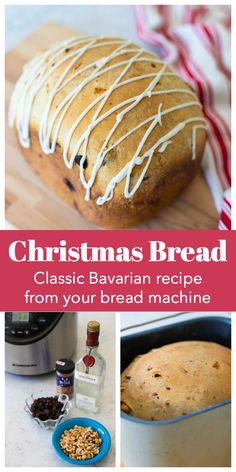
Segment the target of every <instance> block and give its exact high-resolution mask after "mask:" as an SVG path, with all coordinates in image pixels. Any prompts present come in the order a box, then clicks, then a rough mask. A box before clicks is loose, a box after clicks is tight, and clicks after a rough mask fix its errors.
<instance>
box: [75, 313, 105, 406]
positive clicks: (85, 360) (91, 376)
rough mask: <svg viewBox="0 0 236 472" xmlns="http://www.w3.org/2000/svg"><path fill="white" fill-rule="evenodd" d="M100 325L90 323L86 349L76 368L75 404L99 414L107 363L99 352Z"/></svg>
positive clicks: (94, 322) (95, 322) (96, 322)
mask: <svg viewBox="0 0 236 472" xmlns="http://www.w3.org/2000/svg"><path fill="white" fill-rule="evenodd" d="M99 332H100V324H99V323H98V321H89V323H88V325H87V340H86V349H85V352H84V354H83V356H82V357H81V358H80V359H79V361H78V362H77V363H76V366H75V403H76V406H77V408H80V409H82V410H85V411H93V412H97V411H98V410H99V409H100V406H101V393H102V389H103V385H104V380H105V371H106V361H105V359H104V358H103V357H102V356H101V354H99V352H98V345H99V341H98V339H99Z"/></svg>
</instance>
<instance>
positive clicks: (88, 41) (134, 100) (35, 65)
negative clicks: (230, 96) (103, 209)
mask: <svg viewBox="0 0 236 472" xmlns="http://www.w3.org/2000/svg"><path fill="white" fill-rule="evenodd" d="M105 46H114V50H113V52H112V53H111V54H110V55H109V56H105V55H104V56H102V57H101V58H99V59H98V60H97V61H93V62H91V63H90V64H88V65H86V66H84V67H81V68H78V70H76V72H73V73H71V72H72V70H73V67H74V66H75V65H76V63H77V62H78V60H79V59H80V58H81V57H82V56H83V55H84V54H85V53H86V52H87V51H89V50H91V49H94V48H99V51H101V49H100V48H103V47H105ZM71 48H72V49H71ZM65 51H66V54H63V53H64V52H65ZM145 53H147V51H145V50H143V49H140V48H137V47H134V45H132V44H131V43H130V42H129V41H124V40H119V39H107V40H106V39H105V38H104V37H100V38H93V37H86V36H83V37H81V36H80V37H74V38H70V39H68V40H65V41H63V42H60V43H57V44H54V45H52V46H51V47H50V48H49V49H48V50H47V51H45V52H44V53H43V54H41V55H40V56H37V57H36V58H35V59H33V60H32V61H31V62H30V63H28V64H27V65H26V66H25V67H24V70H23V74H22V76H21V77H20V79H19V80H18V82H17V84H16V86H15V89H14V92H13V94H12V97H11V103H10V108H9V124H10V126H13V125H14V122H15V123H16V128H17V131H18V136H19V141H20V143H21V145H22V146H23V147H25V148H29V147H30V120H31V113H32V107H33V103H34V100H35V98H36V96H37V94H38V92H39V91H40V90H41V89H42V87H43V86H44V84H45V83H46V82H47V80H48V79H49V77H50V75H52V74H53V73H54V72H55V70H56V69H58V68H59V67H60V66H62V65H63V64H64V63H66V66H65V68H64V70H63V72H62V74H60V77H59V78H58V79H57V81H56V83H55V84H54V86H53V88H52V90H51V91H50V93H49V96H48V98H47V103H46V106H45V108H44V111H43V114H42V117H41V120H40V126H39V141H40V145H41V148H42V150H43V152H44V153H45V154H51V153H54V152H55V149H56V145H57V140H58V135H59V132H60V128H61V126H62V124H63V120H64V118H65V116H66V113H67V112H68V110H69V108H70V106H71V104H72V103H73V101H74V100H75V99H76V97H78V95H79V94H80V93H81V92H82V90H83V89H84V87H86V85H87V84H89V83H90V82H91V81H93V80H94V79H98V78H99V77H101V76H103V75H104V74H106V73H108V72H109V71H116V69H119V72H118V75H117V76H116V78H115V80H114V82H113V83H112V84H111V85H110V87H109V88H108V89H107V90H106V91H105V92H103V93H101V94H100V95H99V96H98V97H97V98H95V99H94V100H93V101H92V102H91V103H90V104H89V105H88V106H87V107H86V108H85V109H84V110H83V112H82V113H80V115H78V117H77V118H76V119H75V121H74V123H73V125H72V126H71V128H70V129H69V130H68V133H67V137H66V141H65V145H64V151H63V159H64V162H65V165H66V166H67V167H68V168H69V169H71V168H72V167H73V165H74V161H75V158H76V156H77V155H78V153H79V154H80V155H82V157H81V159H80V180H81V182H82V185H83V186H84V188H85V199H86V200H89V199H90V198H91V189H92V187H93V185H94V182H95V180H96V177H97V174H98V172H99V169H100V168H101V166H102V165H103V163H104V159H105V157H106V155H107V154H109V152H111V150H112V149H114V148H115V147H116V146H118V145H119V144H120V143H121V142H123V141H124V140H125V139H127V138H128V137H130V136H131V135H132V134H133V133H135V132H136V131H138V130H139V129H141V128H144V134H143V136H142V139H141V140H140V142H139V143H138V144H137V149H136V151H135V153H134V155H133V157H132V158H131V159H130V161H129V162H127V163H126V165H125V166H124V167H123V168H122V169H121V170H120V171H119V172H118V173H117V174H116V175H115V176H113V177H112V178H111V180H110V182H109V183H108V185H107V187H106V189H105V192H104V194H103V195H102V196H100V197H98V198H97V200H96V203H97V204H98V205H103V204H104V203H106V202H107V201H109V200H111V199H112V197H113V195H114V190H115V187H116V185H117V184H118V183H119V182H121V181H122V180H124V179H125V186H124V196H125V197H126V198H130V197H132V196H133V195H134V194H135V192H136V191H137V190H138V188H139V186H140V185H141V183H142V181H143V179H144V176H145V174H146V172H147V170H148V168H149V165H150V163H151V160H152V158H153V154H154V152H155V151H157V152H159V153H164V152H165V150H166V148H167V147H168V146H169V145H171V144H172V143H173V138H174V137H175V136H176V135H177V134H178V133H180V132H181V131H182V130H183V129H184V128H185V127H186V126H187V125H191V126H192V159H195V158H196V139H197V137H196V135H197V130H198V129H206V121H205V120H204V119H203V118H200V117H197V116H196V117H192V118H189V119H187V120H185V121H181V122H180V123H178V124H177V125H175V126H174V128H173V129H172V130H170V131H168V132H167V133H166V134H163V135H162V136H161V137H160V138H159V139H158V140H157V142H156V143H155V144H154V145H153V146H152V147H151V148H150V149H148V150H147V151H146V152H142V150H143V148H144V146H145V144H146V142H147V140H148V138H149V136H150V134H151V133H152V132H153V130H154V129H155V127H156V126H159V127H160V128H162V127H163V117H164V116H166V115H168V114H170V113H174V112H175V111H177V110H180V109H185V108H188V107H194V106H195V107H196V106H198V107H199V106H200V104H199V102H198V101H197V100H196V99H195V100H192V101H186V102H184V103H180V104H178V105H176V106H173V107H170V108H168V109H163V102H160V103H159V104H158V107H157V111H156V114H155V115H153V116H151V117H149V118H147V119H146V120H144V121H142V122H141V123H139V124H138V125H136V126H135V127H134V128H132V129H129V130H128V131H127V133H125V134H123V135H122V136H121V137H120V138H119V139H118V140H116V142H114V143H113V144H110V145H109V143H110V142H111V138H112V137H113V135H114V133H115V131H116V130H117V128H118V127H119V126H120V123H121V122H122V120H123V119H124V117H125V116H126V115H127V114H128V113H129V112H131V111H132V110H133V109H134V108H135V107H136V106H137V105H138V104H139V103H140V102H141V101H142V100H143V99H144V98H151V97H152V96H159V95H160V97H161V96H162V95H165V94H173V93H178V94H184V95H186V96H187V95H190V96H192V97H194V98H195V97H196V96H195V94H194V93H193V92H192V91H191V90H189V89H187V88H173V89H169V88H168V89H165V90H163V89H162V90H157V89H156V87H157V86H158V83H159V82H160V80H161V79H162V78H163V77H166V76H175V75H176V74H175V73H174V72H171V71H168V70H166V69H167V63H165V62H163V61H161V60H159V59H157V57H156V56H155V55H154V54H153V53H150V52H148V57H146V56H145V55H144V54H145ZM124 54H128V55H131V57H129V59H127V60H121V61H120V62H119V59H118V62H116V63H115V64H112V65H111V64H110V62H111V61H112V60H113V59H117V58H119V56H124ZM150 55H151V57H150ZM144 62H147V63H152V65H153V67H157V66H158V67H159V69H158V70H157V71H156V72H155V73H147V74H142V75H136V76H135V77H131V78H129V79H125V80H124V76H125V75H126V74H127V72H128V71H129V69H130V68H131V66H132V65H133V64H136V63H144ZM49 66H50V67H49ZM81 74H85V78H83V79H82V80H81V81H80V83H78V85H76V80H75V79H76V78H77V77H78V78H80V76H81ZM146 79H149V83H148V85H147V86H146V87H145V88H144V90H143V91H142V92H141V93H140V94H139V95H136V96H133V97H130V98H128V99H126V100H124V101H123V102H120V103H118V104H117V105H114V106H111V108H110V109H109V110H108V111H106V112H103V108H104V106H105V105H106V103H107V101H108V99H109V97H110V96H111V94H112V93H113V92H114V91H115V90H117V89H118V88H119V87H122V86H124V85H127V84H132V83H134V82H136V81H140V80H143V81H144V80H146ZM72 81H74V82H75V85H73V88H72V89H71V90H70V92H69V93H63V95H62V97H63V98H62V99H61V102H60V103H59V104H58V106H57V108H56V109H55V111H54V113H53V114H52V104H53V100H54V99H55V97H56V96H57V95H58V92H59V91H61V90H63V89H64V90H65V87H66V86H67V85H68V84H69V83H70V82H72ZM131 89H132V88H131ZM96 106H97V108H96V111H95V112H94V114H93V117H92V119H91V121H90V124H89V126H88V127H87V129H86V130H85V131H84V133H83V134H82V135H81V136H80V138H79V140H78V141H77V142H76V144H74V145H73V149H70V148H71V142H72V138H73V135H74V132H75V130H76V129H77V127H78V126H79V124H80V123H81V121H82V120H83V118H84V117H85V116H86V115H87V114H88V113H89V112H90V111H91V110H92V109H93V108H94V107H96ZM114 113H115V114H116V120H115V122H114V124H113V126H112V128H111V129H110V130H108V133H107V136H106V138H105V140H104V142H103V144H102V146H101V149H100V150H99V152H98V154H97V157H96V161H95V163H94V165H93V167H92V169H91V175H90V178H89V179H88V180H86V177H85V172H84V164H85V160H86V154H87V148H88V143H89V139H90V135H91V133H92V131H93V130H94V129H95V128H96V126H98V124H99V123H101V122H102V121H103V120H104V119H105V118H107V117H108V116H110V115H112V114H114ZM49 116H50V118H49ZM81 150H82V151H81ZM69 154H70V155H69ZM142 164H144V165H143V168H142V170H141V172H140V175H139V176H138V177H137V180H136V181H135V183H134V185H133V187H132V189H131V188H130V183H131V175H132V172H133V169H134V168H135V167H136V166H141V165H142Z"/></svg>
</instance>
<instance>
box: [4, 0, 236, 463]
mask: <svg viewBox="0 0 236 472" xmlns="http://www.w3.org/2000/svg"><path fill="white" fill-rule="evenodd" d="M6 3H8V7H7V10H6V40H7V42H6V46H7V48H10V47H13V46H14V45H15V44H16V43H17V42H18V41H20V40H21V39H23V38H24V37H25V36H27V34H29V33H30V32H31V31H33V30H34V29H35V28H36V27H37V26H39V25H40V24H42V23H44V22H48V21H57V22H63V23H64V24H67V25H69V26H72V27H73V28H75V29H78V31H81V32H82V33H88V32H90V33H91V32H92V33H93V34H104V33H105V34H113V35H121V36H123V37H129V38H130V39H133V40H136V42H139V43H140V41H138V38H137V35H136V31H135V24H134V17H133V13H132V7H131V6H129V5H127V6H125V5H124V4H125V3H126V2H124V1H120V2H119V3H123V5H119V6H117V5H112V7H111V6H109V5H108V6H106V5H99V2H96V0H94V2H93V3H98V4H97V5H92V6H91V5H88V3H89V2H86V3H87V6H84V5H83V6H80V5H78V3H79V2H78V1H77V2H75V5H73V6H64V7H62V6H60V5H58V3H60V2H59V1H55V2H53V0H52V1H51V2H50V5H46V6H45V5H42V6H38V5H34V6H33V7H32V5H30V2H29V4H28V5H24V6H19V5H17V2H15V3H16V4H15V5H11V6H9V2H5V4H6ZM24 3H27V1H25V2H24ZM44 3H46V2H44ZM53 3H54V5H53ZM62 3H63V2H62ZM64 3H65V2H64ZM70 3H71V4H72V3H73V1H70ZM136 3H141V4H142V3H143V2H136ZM154 3H155V2H154ZM165 3H170V4H172V3H181V2H174V1H173V0H172V1H171V2H165ZM187 3H190V4H191V3H194V4H196V3H198V4H204V3H208V4H209V3H211V4H216V3H218V4H224V3H228V4H229V3H231V2H224V1H220V2H216V1H214V2H209V1H208V2H206V1H205V2H187ZM234 3H235V2H234ZM29 6H30V7H29ZM75 9H76V10H77V9H79V10H80V14H79V16H78V18H77V17H76V16H75V15H74V14H70V13H69V12H70V11H71V12H72V11H75ZM63 12H64V14H63ZM233 12H234V8H233ZM234 16H235V15H234ZM0 21H1V23H0V32H1V33H0V34H1V63H0V70H1V110H0V113H1V114H0V116H1V117H2V122H1V128H0V129H1V133H2V134H1V138H0V139H1V153H0V155H1V161H0V162H1V164H0V227H1V228H4V119H3V117H4V50H5V46H4V30H5V26H4V2H1V3H0ZM234 33H235V31H234V28H233V32H232V34H234ZM234 45H235V38H233V37H232V46H233V47H232V56H233V58H235V57H236V54H235V51H234ZM232 98H233V104H234V102H235V86H234V84H233V87H232ZM232 109H233V114H235V105H234V106H233V107H232ZM232 121H233V123H235V119H234V116H233V120H232ZM234 135H235V133H234V134H233V142H232V156H233V157H234V159H232V170H233V175H235V173H236V159H235V147H234V141H235V138H234ZM232 190H233V195H232V201H233V202H234V205H233V228H235V220H236V218H235V209H236V205H235V201H236V198H235V197H236V187H235V185H234V186H233V189H232ZM0 270H4V268H0ZM222 290H223V284H222ZM0 316H1V319H0V348H1V351H0V355H1V363H0V396H1V411H0V415H1V425H0V467H1V466H2V467H3V466H4V455H5V451H4V418H3V416H2V413H3V411H4V383H3V379H4V326H3V325H4V317H3V314H0ZM235 316H236V314H235V313H233V314H232V319H233V321H235V320H234V318H235ZM234 326H235V323H233V337H232V341H233V346H235V343H234V340H235V329H234ZM116 346H117V349H118V347H119V340H118V339H117V342H116ZM234 364H235V349H234V350H233V365H234ZM117 367H119V358H118V357H117ZM234 385H235V376H233V397H234V395H235V387H234ZM117 388H118V387H117ZM117 393H118V390H117ZM16 395H17V392H16ZM234 403H235V401H233V432H234V429H235V428H234V423H235V421H234V420H235V408H234ZM118 409H119V407H118V408H117V413H118V411H119V410H118ZM118 427H119V419H118V421H117V429H118ZM117 433H119V431H117ZM233 437H234V436H233ZM234 439H235V438H234ZM117 440H119V434H117ZM234 450H235V448H233V465H235V460H234V458H235V453H234ZM118 463H119V458H118ZM12 470H14V468H13V469H12ZM21 470H22V469H21ZM30 470H31V469H30V468H27V472H28V471H30ZM38 470H40V465H39V468H38ZM50 470H52V469H50ZM55 470H56V469H55ZM67 470H71V469H67ZM87 470H91V469H87ZM173 470H176V472H178V471H179V468H178V469H173ZM190 470H192V469H190ZM200 470H201V472H202V470H204V468H201V469H200ZM140 471H141V469H140ZM206 471H208V469H206ZM144 472H146V469H145V471H144Z"/></svg>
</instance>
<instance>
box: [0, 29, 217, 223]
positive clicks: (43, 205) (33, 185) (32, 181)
mask: <svg viewBox="0 0 236 472" xmlns="http://www.w3.org/2000/svg"><path fill="white" fill-rule="evenodd" d="M88 33H90V32H89V31H88ZM73 34H74V31H71V30H70V29H68V28H66V27H64V26H62V25H58V24H46V25H44V26H42V27H41V28H40V29H39V30H37V31H35V32H34V33H33V34H32V35H31V36H29V37H28V38H27V39H26V40H25V41H23V42H22V43H20V44H19V45H18V46H17V47H15V48H14V49H12V50H11V51H10V52H8V53H7V55H6V108H7V109H8V104H9V99H10V96H11V93H12V90H13V86H14V84H15V82H16V80H17V78H18V77H19V75H20V73H21V70H22V66H23V65H24V63H25V62H27V61H28V60H29V59H31V58H33V57H34V55H35V53H37V52H38V51H39V50H41V49H42V48H44V47H47V46H48V45H50V44H51V43H53V42H55V41H58V40H61V39H64V38H66V37H68V36H70V35H73ZM6 221H7V227H8V228H9V227H14V228H18V229H97V227H96V226H94V225H92V224H91V223H88V222H87V221H86V220H85V219H84V218H83V217H82V216H81V215H80V214H78V212H77V211H76V210H74V209H73V208H71V207H69V206H68V205H66V204H65V203H63V202H62V201H61V200H60V199H58V197H56V196H55V195H54V194H53V193H51V191H50V190H48V189H47V187H46V186H45V185H44V184H43V183H42V182H41V181H40V180H39V178H38V177H37V176H36V174H34V172H33V171H32V170H31V168H30V166H29V165H28V164H27V163H26V162H25V160H24V158H23V156H22V155H21V153H20V151H19V149H18V147H17V141H16V137H15V135H14V133H13V132H12V130H11V129H9V127H8V125H6ZM217 223H218V213H217V211H216V208H215V205H214V202H213V199H212V196H211V193H210V190H209V188H208V186H207V184H206V182H205V180H204V177H203V175H202V173H201V172H199V174H198V175H197V176H196V178H195V179H194V181H193V182H192V183H191V184H190V185H189V187H188V188H187V189H186V190H185V191H184V192H183V193H182V195H181V196H180V197H179V198H178V199H177V200H176V201H175V202H174V203H173V204H172V205H171V206H170V207H168V208H166V209H165V210H163V211H162V212H161V213H159V214H158V216H156V217H155V218H153V219H152V220H150V221H148V222H147V223H146V224H143V225H142V226H140V227H139V229H215V228H217Z"/></svg>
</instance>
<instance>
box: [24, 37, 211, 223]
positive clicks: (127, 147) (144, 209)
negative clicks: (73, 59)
mask: <svg viewBox="0 0 236 472" xmlns="http://www.w3.org/2000/svg"><path fill="white" fill-rule="evenodd" d="M99 41H101V40H99ZM99 41H98V47H97V48H96V49H93V50H91V51H87V52H86V53H85V54H84V55H83V57H82V59H80V60H78V63H75V64H74V68H75V70H76V68H77V69H79V68H80V67H82V66H85V65H87V64H88V63H90V62H92V61H94V60H95V59H96V60H97V59H99V58H100V57H103V55H109V54H110V53H111V52H112V51H113V50H114V46H106V47H103V48H101V47H99ZM132 46H133V47H134V45H132ZM135 47H137V46H135ZM66 54H67V53H66V52H64V53H63V55H65V56H66ZM127 57H128V58H129V54H128V53H126V54H125V53H124V55H123V56H119V59H117V58H116V59H113V60H112V61H111V62H110V64H115V63H116V62H117V61H122V60H125V59H127ZM141 57H144V58H145V57H146V58H153V57H154V56H153V54H152V53H149V52H147V51H144V52H143V53H142V56H141ZM157 59H158V58H157ZM160 67H161V66H160V65H159V66H157V65H156V64H152V63H150V62H149V63H148V62H139V63H137V64H136V63H134V64H133V65H132V66H131V67H130V69H129V71H128V72H127V73H126V74H125V76H124V78H123V79H124V80H125V79H129V78H131V77H133V76H138V75H142V74H147V73H148V74H150V73H153V71H154V70H155V71H156V72H157V68H160ZM64 69H65V64H64V65H62V66H60V67H59V68H58V69H57V70H56V71H55V72H54V73H52V74H51V75H50V77H49V78H48V80H47V82H46V83H45V85H44V86H43V87H42V88H41V89H40V91H39V92H38V94H37V96H36V98H35V100H34V103H33V107H32V113H31V119H30V138H31V147H30V149H26V148H21V149H22V152H23V154H24V155H25V157H26V159H27V160H28V162H29V163H30V164H31V166H32V167H33V168H34V170H35V171H36V172H37V173H38V174H39V175H40V177H41V179H42V180H43V181H44V182H45V183H46V184H47V185H48V186H49V187H50V188H51V189H52V190H53V191H54V192H55V193H56V194H57V195H59V196H60V197H61V198H62V199H63V200H64V201H65V202H67V203H68V204H70V205H71V206H74V207H75V208H77V209H78V210H79V211H80V212H81V213H82V214H83V215H84V216H85V218H87V219H88V220H90V221H91V222H92V223H94V224H97V225H99V226H104V227H108V228H127V227H131V226H136V225H138V224H140V223H142V222H144V221H145V220H147V219H148V218H150V217H151V216H153V215H154V214H155V213H156V212H158V211H159V210H160V209H162V208H163V207H165V206H167V205H169V204H170V203H171V202H172V201H173V200H174V199H175V198H176V197H177V196H178V195H179V193H180V192H181V191H182V190H183V189H184V188H185V187H186V186H187V185H188V184H189V182H190V181H191V180H192V178H193V177H194V175H195V174H196V172H197V170H198V168H199V164H200V161H201V158H202V155H203V151H204V145H205V130H204V129H199V130H198V131H197V134H196V158H195V159H194V160H193V159H192V125H191V124H187V125H186V127H185V128H184V129H183V130H182V131H180V132H179V133H178V134H177V135H176V136H175V137H174V139H173V142H172V143H171V144H170V145H169V146H167V148H166V149H165V150H164V152H158V151H155V153H154V155H153V157H152V161H151V164H150V167H149V169H148V170H147V172H146V175H145V177H144V179H143V181H142V183H141V185H140V187H139V188H138V190H137V191H136V193H135V194H134V195H133V196H132V197H130V198H126V197H125V196H124V184H125V183H124V180H122V181H121V182H120V183H118V184H117V185H116V187H115V191H114V196H113V198H112V199H111V200H110V201H107V202H106V203H104V204H103V205H102V206H99V205H97V203H96V199H97V198H98V197H99V196H102V195H103V194H104V192H105V189H106V187H107V185H108V183H109V181H110V180H111V178H112V177H113V176H114V175H115V174H116V173H117V172H118V171H119V170H120V169H121V168H122V167H123V166H125V164H126V163H127V162H129V161H130V159H131V158H132V156H133V154H134V153H135V151H136V149H137V143H139V142H140V140H141V139H142V137H143V134H144V132H145V131H146V129H147V128H146V127H142V128H141V129H139V130H138V131H136V132H135V133H133V134H132V135H131V136H130V137H128V138H127V139H126V140H125V141H123V142H121V143H120V144H119V145H118V146H116V148H115V149H113V150H112V151H111V152H110V153H109V154H108V155H107V156H106V159H105V162H104V165H103V166H102V167H101V168H100V170H99V172H98V174H97V177H96V180H95V183H94V185H93V186H92V189H91V198H90V200H89V201H85V189H84V187H83V185H82V184H81V182H80V179H79V166H78V164H76V163H74V165H73V168H72V169H68V168H67V167H66V165H65V164H64V161H63V157H62V155H63V150H64V145H65V141H66V136H67V133H68V130H69V129H70V127H71V126H72V125H73V123H74V121H75V119H76V118H77V116H78V115H79V114H80V113H81V112H82V111H83V110H84V109H85V108H86V106H88V104H89V103H91V102H92V101H93V100H94V98H96V97H97V96H99V94H101V93H103V91H104V90H107V89H108V88H109V86H111V84H112V83H113V82H114V80H115V78H116V77H117V74H118V73H120V72H121V70H122V67H121V66H120V67H117V68H116V69H115V71H109V72H107V73H106V74H104V75H103V76H101V77H99V78H98V79H94V80H93V81H91V82H90V83H89V84H88V85H86V87H85V88H84V89H83V90H82V92H81V93H80V94H79V95H78V97H77V98H76V99H75V100H74V102H73V103H72V105H71V106H70V109H69V113H67V114H66V117H65V119H64V121H63V124H62V126H61V128H60V131H59V135H58V139H57V147H56V151H55V152H54V153H53V154H50V155H45V154H44V153H43V151H42V149H41V147H40V144H39V138H38V130H39V126H40V119H41V117H42V113H43V111H44V109H45V106H46V103H47V100H48V95H49V93H50V91H51V90H52V88H53V85H54V84H55V82H56V80H57V79H58V77H60V74H62V72H63V71H64ZM158 70H159V69H158ZM166 70H167V71H171V69H170V68H167V69H166ZM83 78H84V75H83ZM77 80H81V79H80V78H78V79H77ZM149 82H150V79H142V80H138V81H135V82H132V83H131V84H129V85H125V86H122V87H120V88H119V89H117V90H115V91H114V92H112V95H111V97H110V100H108V102H107V103H106V105H105V107H104V111H108V110H109V109H110V108H111V107H113V106H114V105H116V104H117V103H121V102H122V101H124V100H126V99H127V98H130V97H133V96H136V95H139V94H140V93H142V91H143V89H144V88H145V87H146V86H147V85H148V83H149ZM74 85H75V84H74V81H72V83H70V82H69V83H68V85H67V86H66V87H65V90H64V91H63V92H60V91H59V92H58V94H57V96H56V98H55V99H54V101H53V103H52V110H51V113H50V116H51V115H52V113H54V112H55V110H56V109H57V107H58V104H59V103H60V101H61V100H62V97H63V96H64V95H63V93H69V92H70V91H71V89H72V87H73V86H74ZM175 88H177V89H179V88H181V89H183V88H184V89H186V91H189V90H190V87H189V86H188V85H186V84H185V83H184V82H183V81H182V80H181V79H180V78H179V77H177V76H175V75H170V76H163V77H162V78H161V80H160V83H159V84H158V85H157V86H156V87H155V90H158V91H161V90H166V89H175ZM160 97H161V99H160ZM195 100H197V98H196V97H193V96H191V95H188V94H182V93H178V92H176V93H171V94H167V93H166V94H162V95H157V96H151V97H145V98H143V99H142V100H141V101H140V103H138V104H137V105H136V106H135V108H134V109H133V110H131V111H130V112H129V113H128V114H127V115H126V116H125V117H124V118H123V120H122V122H121V123H120V126H119V127H118V128H117V130H116V132H115V133H114V136H113V137H112V141H113V142H114V141H116V140H118V139H119V138H120V137H121V136H122V135H123V134H124V133H126V132H127V131H128V130H130V129H131V128H133V127H134V126H136V125H138V124H139V123H140V122H142V121H144V120H145V119H147V118H148V117H150V116H153V115H155V114H156V113H157V109H158V106H159V105H160V102H161V103H162V110H166V109H168V108H170V107H174V106H176V105H179V104H181V103H183V102H186V101H195ZM95 109H96V108H94V109H93V110H92V112H93V113H94V111H95ZM202 116H203V114H202V111H201V108H200V107H198V106H196V105H192V106H190V107H188V108H183V109H179V110H176V111H174V112H173V113H171V114H168V115H166V116H163V117H162V125H158V126H156V127H155V128H154V130H153V131H152V132H151V134H150V135H149V137H148V139H147V141H146V143H145V145H144V147H143V149H142V152H145V151H147V149H149V148H150V147H151V146H153V145H154V144H155V143H156V142H157V140H158V139H159V138H160V137H161V136H162V135H163V133H164V134H165V133H167V132H168V131H170V130H171V129H173V128H174V127H175V126H176V125H177V124H178V123H180V122H181V121H183V120H186V119H189V118H193V117H194V118H195V117H200V118H201V117H202ZM91 118H92V113H91V112H89V113H88V114H87V115H86V117H85V118H84V119H83V120H82V122H81V125H80V126H79V127H78V128H77V129H76V130H75V132H74V134H73V137H72V141H71V146H70V152H71V150H72V149H73V146H74V145H75V143H76V142H77V141H78V139H79V138H80V136H81V133H83V132H84V131H85V129H86V127H87V126H88V125H89V123H90V121H91ZM115 119H116V114H115V113H112V114H111V115H109V116H108V117H107V118H105V119H104V120H103V121H102V122H101V123H100V124H99V125H97V126H96V128H95V129H94V130H93V131H92V133H91V135H90V139H89V143H88V149H87V154H86V161H87V168H86V170H85V177H86V179H87V180H88V179H89V177H90V176H91V172H92V168H93V165H94V163H95V160H96V157H97V153H98V151H99V149H100V147H101V146H102V143H103V142H104V140H105V138H106V136H107V134H108V132H109V130H110V129H111V127H112V126H113V124H114V120H115ZM80 153H82V149H81V150H80V152H79V154H80ZM143 166H144V164H142V165H140V166H136V167H135V168H134V170H133V171H132V177H131V188H132V187H133V185H134V184H135V182H136V181H137V179H138V176H139V175H140V172H141V170H142V168H143Z"/></svg>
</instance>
